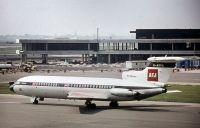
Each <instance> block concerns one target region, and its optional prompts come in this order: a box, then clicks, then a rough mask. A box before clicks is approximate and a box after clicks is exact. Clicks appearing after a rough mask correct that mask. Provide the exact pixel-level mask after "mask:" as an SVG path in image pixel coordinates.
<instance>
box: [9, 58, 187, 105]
mask: <svg viewBox="0 0 200 128" xmlns="http://www.w3.org/2000/svg"><path fill="white" fill-rule="evenodd" d="M148 60H149V61H150V62H151V63H150V65H149V66H148V67H146V68H145V69H144V70H142V71H126V72H123V73H122V79H115V78H94V77H93V78H92V77H65V76H28V77H23V78H20V79H19V80H17V81H16V82H15V83H14V84H12V85H11V86H10V90H11V91H13V92H15V93H17V94H20V95H25V96H30V97H32V98H31V102H32V103H33V104H38V101H39V100H40V101H43V100H44V98H59V99H80V100H86V102H85V104H86V106H87V107H88V108H96V104H95V103H92V101H94V100H99V101H110V104H109V106H110V107H114V108H116V107H118V101H132V100H142V99H145V98H149V97H152V96H155V95H158V94H162V93H166V92H170V91H167V88H166V82H167V80H168V79H169V77H170V74H171V73H172V71H173V68H174V67H175V64H176V62H177V61H182V60H184V59H183V58H181V57H150V58H148ZM171 92H177V91H171Z"/></svg>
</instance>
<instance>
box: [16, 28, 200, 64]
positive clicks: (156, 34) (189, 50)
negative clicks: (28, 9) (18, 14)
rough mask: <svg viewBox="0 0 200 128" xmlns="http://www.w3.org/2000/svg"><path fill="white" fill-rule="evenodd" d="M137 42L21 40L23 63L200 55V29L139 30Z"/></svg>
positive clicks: (97, 61) (127, 59)
mask: <svg viewBox="0 0 200 128" xmlns="http://www.w3.org/2000/svg"><path fill="white" fill-rule="evenodd" d="M130 33H131V34H134V33H135V34H136V39H127V40H72V39H20V40H19V43H21V44H22V51H21V54H22V61H24V62H26V60H27V55H29V54H38V55H41V56H42V60H43V63H47V61H48V55H82V62H85V63H91V62H94V63H116V62H124V61H130V60H146V59H147V58H148V57H150V56H165V55H168V56H200V29H136V31H130Z"/></svg>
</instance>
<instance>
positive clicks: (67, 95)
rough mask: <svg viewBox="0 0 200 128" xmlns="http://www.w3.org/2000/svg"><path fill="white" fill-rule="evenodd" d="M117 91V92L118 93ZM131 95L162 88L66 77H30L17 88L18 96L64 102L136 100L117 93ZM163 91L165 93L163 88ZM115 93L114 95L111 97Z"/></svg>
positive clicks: (15, 88) (115, 80) (118, 81)
mask: <svg viewBox="0 0 200 128" xmlns="http://www.w3.org/2000/svg"><path fill="white" fill-rule="evenodd" d="M115 88H116V89H115ZM117 88H118V89H120V90H119V91H120V92H121V91H125V94H126V92H127V93H131V92H130V91H129V90H130V89H131V90H132V93H135V92H136V91H141V90H143V89H151V88H153V89H155V88H157V89H159V88H160V86H158V85H155V84H151V83H147V82H142V83H141V82H138V83H135V82H132V81H128V80H123V79H114V78H88V77H64V76H28V77H24V78H21V79H19V80H18V81H17V82H16V83H15V86H14V91H15V92H16V93H17V94H21V95H26V96H31V97H44V98H61V99H84V100H85V99H94V100H118V101H119V100H134V99H135V97H134V94H133V95H131V94H130V95H127V96H123V94H122V95H120V94H119V95H118V93H117V94H115V91H118V90H117ZM160 91H163V89H162V88H160ZM112 92H113V93H112Z"/></svg>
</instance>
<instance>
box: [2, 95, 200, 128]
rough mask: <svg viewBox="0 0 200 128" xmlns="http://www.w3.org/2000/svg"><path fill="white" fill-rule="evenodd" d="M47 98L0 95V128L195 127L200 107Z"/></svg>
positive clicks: (198, 121)
mask: <svg viewBox="0 0 200 128" xmlns="http://www.w3.org/2000/svg"><path fill="white" fill-rule="evenodd" d="M95 103H96V104H97V109H95V110H90V109H87V108H85V106H83V104H84V101H79V100H76V101H74V100H58V99H57V100H56V99H47V100H45V101H43V102H40V103H39V104H38V105H34V104H31V103H29V98H28V97H25V96H19V95H5V94H1V95H0V115H1V117H0V127H1V128H63V127H67V128H113V127H114V128H131V127H137V128H155V127H157V128H199V127H200V104H190V103H172V102H170V103H169V102H152V101H129V102H120V103H119V105H120V107H119V108H118V109H110V108H109V107H108V102H95Z"/></svg>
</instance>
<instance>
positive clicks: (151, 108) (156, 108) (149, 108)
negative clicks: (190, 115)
mask: <svg viewBox="0 0 200 128" xmlns="http://www.w3.org/2000/svg"><path fill="white" fill-rule="evenodd" d="M24 104H32V103H24ZM37 105H39V106H62V107H63V106H68V107H76V108H77V107H78V108H79V109H78V110H79V112H80V114H96V113H98V112H101V111H105V110H113V109H116V110H117V109H120V110H125V111H141V112H173V111H172V110H171V109H169V107H180V105H135V106H134V105H129V106H125V105H121V106H119V107H118V108H110V107H109V106H97V108H96V109H89V108H87V107H86V106H84V105H81V106H80V105H75V104H53V103H40V104H37Z"/></svg>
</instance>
